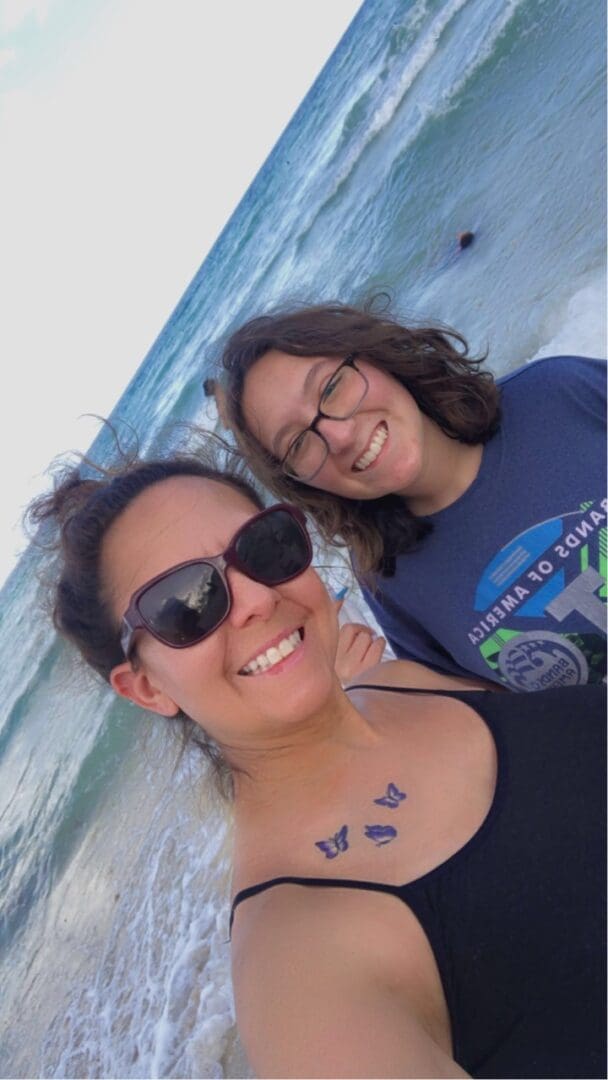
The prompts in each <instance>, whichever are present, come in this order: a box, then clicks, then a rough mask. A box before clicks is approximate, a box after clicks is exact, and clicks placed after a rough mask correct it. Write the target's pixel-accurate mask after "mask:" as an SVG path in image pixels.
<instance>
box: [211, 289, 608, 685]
mask: <svg viewBox="0 0 608 1080" xmlns="http://www.w3.org/2000/svg"><path fill="white" fill-rule="evenodd" d="M223 364H224V368H225V385H224V395H225V413H226V416H227V421H228V423H229V426H230V427H231V428H232V430H233V432H234V433H235V436H236V438H237V441H238V442H239V444H240V446H241V449H242V450H243V452H244V454H245V456H246V457H247V460H248V462H249V464H250V466H251V468H252V469H253V471H254V473H255V474H256V475H257V476H258V477H259V478H260V479H261V480H262V482H263V483H264V484H265V485H266V486H267V487H269V488H270V489H271V490H272V491H273V492H274V494H275V495H277V496H278V497H279V498H281V499H284V500H287V501H289V502H292V503H295V504H297V505H298V506H300V507H301V508H302V509H304V510H305V511H306V512H307V513H309V514H311V515H312V516H313V517H314V519H315V521H316V524H317V526H318V527H319V529H320V531H321V533H322V535H323V536H324V537H325V539H326V541H327V542H328V543H335V542H340V541H341V542H343V543H346V544H347V546H348V548H349V549H350V554H351V557H352V561H353V565H354V568H355V572H356V574H357V577H358V578H359V581H360V583H361V584H362V586H363V591H364V594H365V597H366V599H367V601H368V603H369V605H370V607H371V608H372V610H373V612H374V614H375V616H376V618H377V620H378V622H379V624H380V626H381V628H382V630H383V633H384V634H385V636H386V637H387V639H388V640H389V642H390V643H391V645H392V647H393V650H394V652H395V654H396V655H397V656H399V657H402V658H408V659H411V660H416V661H419V662H420V663H423V664H425V665H428V666H430V667H432V668H433V669H434V670H436V671H439V672H443V673H446V674H452V675H464V674H467V675H469V676H471V675H472V674H473V675H475V676H477V677H478V678H481V679H484V680H490V681H493V682H495V683H497V684H498V685H500V686H503V687H506V688H508V689H511V690H516V691H518V692H521V691H531V690H540V689H547V688H549V687H551V686H561V685H570V684H579V683H585V682H599V681H601V680H602V678H603V676H604V674H605V671H606V611H605V595H606V580H605V573H606V571H605V566H606V558H605V552H606V525H607V521H608V501H607V500H606V478H605V439H606V368H605V364H603V363H601V362H599V361H594V360H589V359H586V358H582V357H551V358H548V359H544V360H540V361H537V362H536V363H534V364H528V365H526V366H524V367H523V368H520V369H519V370H517V371H514V372H511V373H510V374H509V375H507V376H505V377H503V378H502V379H499V380H498V381H497V382H496V381H495V380H494V378H493V377H492V375H491V374H490V372H489V371H487V370H482V369H481V368H480V364H481V361H480V360H478V359H475V358H473V357H471V356H469V355H468V351H467V344H466V342H465V340H464V338H462V336H461V335H460V334H457V333H455V332H454V331H445V330H440V329H436V328H432V327H431V328H428V327H427V328H417V329H408V328H407V327H405V326H401V325H400V324H399V323H397V322H396V321H394V320H393V319H391V318H389V317H388V315H386V314H374V313H373V312H372V311H371V310H363V309H355V308H350V307H346V306H340V305H326V306H320V307H313V308H301V309H296V310H292V311H287V312H283V313H281V312H279V313H278V314H276V315H268V316H262V317H260V318H257V319H253V320H252V321H250V322H249V323H247V324H245V325H244V326H242V327H241V328H240V329H238V330H237V331H236V332H235V333H234V334H233V335H232V337H231V338H230V340H229V341H228V343H227V345H226V347H225V349H224V354H223Z"/></svg>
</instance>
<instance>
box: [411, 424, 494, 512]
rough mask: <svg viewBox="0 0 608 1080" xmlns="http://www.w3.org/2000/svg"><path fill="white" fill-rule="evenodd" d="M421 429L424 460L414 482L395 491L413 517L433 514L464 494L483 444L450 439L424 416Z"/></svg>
mask: <svg viewBox="0 0 608 1080" xmlns="http://www.w3.org/2000/svg"><path fill="white" fill-rule="evenodd" d="M425 421H426V432H425V460H424V462H423V467H422V469H421V472H420V475H419V477H418V478H417V480H416V483H415V484H414V485H412V486H411V487H408V488H407V490H405V491H400V492H397V494H398V495H401V496H402V497H403V498H404V499H405V500H406V502H407V505H408V508H409V509H410V510H411V512H412V513H413V514H415V515H416V516H417V517H421V516H424V515H426V514H436V513H437V512H438V511H439V510H444V509H445V507H446V506H451V505H452V503H454V502H456V500H457V499H459V498H460V497H461V495H464V493H465V491H467V490H468V489H469V488H470V486H471V484H472V483H473V481H474V480H475V478H476V477H477V474H478V472H479V468H480V465H481V460H482V457H483V446H482V445H481V443H476V444H475V445H473V446H470V445H468V444H467V443H461V442H458V441H457V440H456V439H450V437H449V436H448V435H446V434H445V432H443V431H442V430H441V428H440V427H439V426H438V424H436V423H435V422H434V421H433V420H430V419H429V418H428V417H426V418H425Z"/></svg>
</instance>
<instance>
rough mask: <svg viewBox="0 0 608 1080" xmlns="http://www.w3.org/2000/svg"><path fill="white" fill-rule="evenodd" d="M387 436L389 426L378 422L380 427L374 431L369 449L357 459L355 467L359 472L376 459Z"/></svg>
mask: <svg viewBox="0 0 608 1080" xmlns="http://www.w3.org/2000/svg"><path fill="white" fill-rule="evenodd" d="M387 438H388V428H387V427H386V425H385V424H384V423H382V424H378V427H377V428H376V430H375V432H374V436H373V438H372V441H371V442H370V444H369V446H368V448H367V450H366V451H365V453H364V454H361V457H360V458H358V459H357V461H355V465H354V468H355V469H356V470H357V472H362V471H363V469H367V467H368V466H369V465H371V463H372V461H375V460H376V458H377V457H378V454H379V453H380V451H381V449H382V447H383V446H384V444H385V442H386V440H387Z"/></svg>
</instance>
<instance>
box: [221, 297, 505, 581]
mask: <svg viewBox="0 0 608 1080" xmlns="http://www.w3.org/2000/svg"><path fill="white" fill-rule="evenodd" d="M271 349H277V350H279V351H280V352H284V353H288V354H289V355H291V356H305V357H309V356H335V357H336V358H339V357H344V356H347V355H348V354H349V353H354V354H356V355H359V356H362V357H364V358H365V359H366V360H367V361H369V362H370V363H372V364H375V365H376V367H378V368H380V369H381V370H382V371H386V372H388V373H389V374H391V375H393V376H394V377H395V378H396V379H397V380H398V381H399V382H400V383H401V384H402V386H405V387H406V389H407V390H408V391H409V393H410V394H411V395H412V397H413V398H414V399H415V401H416V403H417V404H418V407H419V408H420V410H421V411H422V412H423V413H425V414H426V415H427V416H429V417H430V418H431V420H434V421H435V423H437V424H438V425H439V427H440V428H441V430H442V431H443V432H444V433H445V434H446V435H448V436H449V437H450V438H451V439H456V440H458V441H459V442H463V443H469V444H479V443H485V442H487V441H488V440H489V439H491V438H492V436H493V435H494V434H495V433H496V431H497V430H498V426H499V423H500V405H499V390H498V387H497V386H496V383H495V381H494V378H493V376H492V374H491V372H489V371H483V370H480V368H481V365H482V364H483V362H484V360H485V359H486V356H485V354H484V355H483V356H480V357H473V356H469V350H468V345H467V342H466V340H465V338H464V337H463V336H462V334H459V333H458V332H457V331H456V330H451V329H448V328H447V327H432V326H429V327H407V326H402V325H401V324H400V323H398V322H396V321H395V320H394V319H393V318H391V317H389V314H388V302H387V298H386V296H385V294H381V295H379V296H375V297H373V298H372V299H371V300H370V302H369V303H368V304H367V305H365V306H363V307H361V308H356V307H349V306H347V305H345V304H320V305H318V306H315V307H308V306H307V307H300V308H291V309H286V310H280V311H276V312H273V313H270V314H267V315H262V316H260V317H258V318H255V319H251V320H250V321H249V322H247V323H245V324H244V325H243V326H241V327H240V328H239V329H238V330H236V331H235V332H234V333H233V334H232V335H231V337H230V338H229V339H228V341H227V343H226V345H225V346H224V349H223V353H222V364H223V367H224V372H225V374H224V385H223V392H224V395H225V400H224V401H223V403H222V409H223V415H224V418H225V421H226V423H227V425H228V426H229V427H230V428H231V429H232V431H233V433H234V436H235V438H236V440H237V443H238V445H239V448H240V449H241V451H242V453H243V454H244V456H245V457H246V459H247V461H248V463H249V465H250V467H251V469H252V471H253V473H254V474H255V475H256V476H257V477H258V479H259V480H260V481H261V482H262V483H263V484H264V485H265V486H266V487H268V488H269V489H270V490H271V491H273V492H274V494H275V495H277V496H278V497H279V498H280V499H282V500H284V501H285V502H291V503H295V505H296V506H300V507H301V508H302V509H303V510H304V511H305V512H306V513H308V514H310V515H311V516H312V517H313V518H314V520H315V521H316V523H317V526H318V528H319V531H320V533H321V535H322V536H323V538H324V540H325V541H326V542H327V543H330V544H346V545H347V546H348V548H349V549H350V552H351V556H352V558H353V562H354V565H355V567H356V570H357V573H358V574H359V575H362V576H365V575H370V574H372V575H373V574H375V573H380V574H383V575H384V576H386V577H390V576H392V575H393V574H394V572H395V558H396V556H397V555H401V554H403V553H405V552H407V551H411V550H412V549H413V548H414V547H416V546H417V545H418V544H419V543H420V542H421V541H422V540H423V538H424V537H425V536H426V535H427V534H428V533H429V532H430V531H431V529H432V525H431V523H430V522H429V521H428V520H427V519H425V518H423V517H416V516H414V515H413V514H412V513H411V511H410V510H409V509H408V507H407V504H406V502H405V500H404V499H402V498H401V497H399V496H397V495H387V496H384V497H383V498H380V499H370V500H363V499H360V500H355V499H346V498H344V497H342V496H340V495H335V494H332V493H330V492H326V491H322V490H321V489H320V488H314V487H311V486H309V485H306V484H303V483H301V482H300V481H298V480H295V479H292V478H291V477H289V476H286V475H285V473H283V471H282V470H281V467H280V463H279V462H278V460H277V459H276V458H275V457H273V455H271V454H270V453H269V452H268V451H267V450H266V449H265V448H264V447H263V446H262V445H261V443H260V442H259V441H258V439H257V438H256V437H255V435H254V434H253V432H252V431H251V430H250V429H249V428H248V426H247V424H246V421H245V417H244V414H243V407H242V401H243V388H244V384H245V379H246V377H247V373H248V372H249V371H250V370H251V368H252V367H253V366H254V364H255V363H257V361H258V360H260V359H261V357H262V356H264V354H265V353H267V352H269V351H270V350H271Z"/></svg>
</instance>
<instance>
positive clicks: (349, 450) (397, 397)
mask: <svg viewBox="0 0 608 1080" xmlns="http://www.w3.org/2000/svg"><path fill="white" fill-rule="evenodd" d="M339 363H340V361H339V359H337V358H336V357H321V356H319V357H316V356H315V357H296V356H290V355H289V354H287V353H283V352H279V351H278V350H275V349H273V350H271V351H270V352H267V353H266V354H265V355H264V356H263V357H261V359H260V360H258V361H257V363H256V364H255V365H254V366H253V368H252V369H251V370H250V371H249V373H248V375H247V377H246V380H245V385H244V390H243V402H242V405H243V413H244V416H245V421H246V423H247V425H248V426H249V428H250V430H251V432H252V433H253V435H255V437H256V438H257V439H258V440H259V442H260V443H261V444H262V446H264V447H265V449H266V450H268V451H270V453H271V454H273V455H274V457H276V458H277V459H278V460H279V461H280V460H282V458H283V457H284V455H285V454H286V452H287V449H288V447H289V445H290V443H291V442H292V440H293V439H294V438H295V437H296V436H297V435H298V434H299V433H300V432H301V431H302V430H303V429H304V428H306V427H307V426H308V425H309V424H310V422H311V421H312V419H313V417H314V415H315V413H316V411H317V409H318V408H319V402H320V400H321V396H322V394H323V392H324V390H325V388H326V386H327V383H328V381H329V380H330V379H331V377H332V375H333V374H334V372H335V371H336V368H337V367H338V365H339ZM356 366H357V368H358V370H359V371H360V372H361V373H362V374H363V375H364V376H365V378H366V379H367V382H368V390H367V393H366V395H365V397H364V398H363V401H362V402H361V404H360V406H359V408H358V409H357V411H356V412H355V414H354V415H353V416H351V417H350V418H349V419H347V420H330V419H326V418H325V417H323V418H322V419H321V420H320V421H319V423H318V425H317V430H318V431H319V432H320V434H322V435H323V437H324V438H325V440H326V442H327V444H328V446H329V450H330V453H329V455H328V457H327V458H326V460H325V463H324V464H323V466H322V468H321V469H320V470H319V472H318V473H317V474H316V475H315V476H314V477H313V478H312V479H311V480H310V481H309V483H310V485H311V486H312V487H317V488H321V489H322V490H323V491H329V492H332V493H334V494H336V495H341V496H343V497H345V498H347V499H377V498H380V497H381V496H383V495H387V494H390V493H398V494H401V495H404V496H408V495H410V496H415V495H416V494H418V492H419V491H420V490H422V486H423V485H424V477H425V472H426V471H427V469H428V463H427V461H426V457H427V456H428V445H429V443H430V441H431V438H430V435H431V427H434V425H432V422H431V421H430V420H429V419H428V417H426V416H425V415H424V414H423V413H422V412H421V411H420V409H419V408H418V405H417V404H416V402H415V400H414V398H413V397H412V395H411V394H410V393H409V392H408V391H407V390H406V389H405V387H404V386H402V385H401V383H400V382H398V380H397V379H395V378H394V377H393V376H392V375H388V374H386V373H385V372H383V371H381V370H380V369H379V368H377V367H375V366H374V365H373V364H370V363H368V362H367V361H366V360H363V359H360V358H357V359H356ZM328 408H329V406H328Z"/></svg>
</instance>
